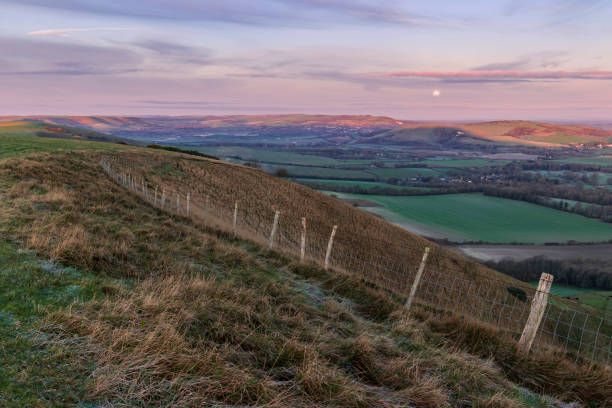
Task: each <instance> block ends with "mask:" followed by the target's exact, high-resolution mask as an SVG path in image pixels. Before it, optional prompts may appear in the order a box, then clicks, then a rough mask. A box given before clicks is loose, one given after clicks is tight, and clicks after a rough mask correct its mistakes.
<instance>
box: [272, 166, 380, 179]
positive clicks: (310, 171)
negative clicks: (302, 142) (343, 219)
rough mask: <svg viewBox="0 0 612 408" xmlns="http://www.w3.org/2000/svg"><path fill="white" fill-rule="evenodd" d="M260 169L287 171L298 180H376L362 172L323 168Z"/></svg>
mask: <svg viewBox="0 0 612 408" xmlns="http://www.w3.org/2000/svg"><path fill="white" fill-rule="evenodd" d="M262 169H264V170H266V171H268V172H270V173H274V172H275V171H276V170H277V169H287V171H289V175H290V176H292V177H299V178H323V179H325V178H330V177H331V178H337V179H344V180H372V181H374V180H376V177H375V176H374V175H373V174H370V173H368V172H366V171H363V170H344V169H330V168H324V167H305V166H290V165H287V166H285V165H262Z"/></svg>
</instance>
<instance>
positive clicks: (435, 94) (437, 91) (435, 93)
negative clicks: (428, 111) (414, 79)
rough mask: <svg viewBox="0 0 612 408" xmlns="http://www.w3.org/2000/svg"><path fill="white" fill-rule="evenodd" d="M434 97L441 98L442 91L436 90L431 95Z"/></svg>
mask: <svg viewBox="0 0 612 408" xmlns="http://www.w3.org/2000/svg"><path fill="white" fill-rule="evenodd" d="M431 94H432V95H433V96H440V91H439V90H437V89H434V91H433V92H432V93H431Z"/></svg>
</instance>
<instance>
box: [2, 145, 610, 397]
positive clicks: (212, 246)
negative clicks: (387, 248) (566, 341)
mask: <svg viewBox="0 0 612 408" xmlns="http://www.w3.org/2000/svg"><path fill="white" fill-rule="evenodd" d="M153 157H156V156H153ZM136 159H138V160H142V158H141V157H140V156H139V157H136V158H135V160H136ZM150 162H151V163H152V165H154V164H155V160H151V161H150ZM96 163H97V158H96V157H95V156H94V155H90V154H77V155H70V156H64V157H61V158H56V157H50V156H41V157H39V158H36V159H34V158H32V159H30V160H9V161H5V162H3V163H1V164H0V188H1V189H2V191H3V198H2V199H1V200H0V221H1V222H0V225H1V227H0V228H2V230H3V233H5V234H10V235H12V236H14V237H16V238H18V239H21V240H22V241H23V242H24V243H25V245H27V246H28V247H30V248H33V249H35V250H36V251H37V252H38V253H39V254H41V255H46V256H48V257H52V258H55V259H58V260H60V261H62V262H63V263H65V264H67V265H72V266H77V267H83V268H87V269H90V270H92V271H95V272H97V273H100V274H108V275H112V276H115V277H121V278H129V279H136V280H137V284H135V285H134V287H133V289H130V290H127V289H124V288H113V290H110V291H108V296H107V297H106V298H104V299H101V300H96V301H93V302H91V303H87V304H75V305H74V306H73V307H72V308H69V309H64V310H60V311H58V312H55V313H54V314H52V315H51V316H49V317H48V325H47V326H46V330H47V332H55V333H56V335H57V336H59V337H60V338H78V339H83V340H84V344H85V345H86V347H87V348H88V351H89V354H86V353H83V355H93V356H94V359H95V361H96V367H97V368H96V369H95V371H94V372H93V373H92V374H91V376H92V379H93V386H92V388H91V390H90V394H91V396H92V399H98V400H108V401H111V402H113V403H115V404H117V405H121V404H123V405H126V406H160V407H161V406H176V407H179V406H181V407H183V406H194V407H195V406H209V405H212V404H215V403H223V404H230V405H231V404H234V405H251V406H253V405H256V406H267V407H285V406H291V407H319V406H338V407H340V406H341V407H385V406H389V407H391V406H406V405H411V406H416V407H433V406H441V407H445V406H470V405H472V406H512V405H511V404H512V402H513V401H514V402H515V403H516V404H519V401H520V398H518V397H517V396H516V389H515V387H514V385H513V384H512V383H511V382H510V381H509V380H508V378H510V379H512V380H514V381H517V382H524V383H525V385H527V386H530V387H532V388H536V389H537V388H538V387H539V383H534V382H529V381H522V380H521V378H520V377H521V376H522V375H523V374H529V373H530V372H531V371H530V370H532V369H533V370H535V369H536V368H537V364H539V363H534V365H533V367H532V366H528V365H526V364H525V363H524V362H520V361H514V360H510V359H505V358H502V357H503V354H502V352H503V350H505V349H504V348H503V347H505V346H507V345H505V346H504V344H503V343H500V342H499V341H497V343H495V342H494V344H497V346H495V345H494V346H489V347H493V351H495V352H494V353H493V352H491V349H487V348H486V347H487V346H488V344H489V343H488V342H489V341H493V340H492V339H490V338H489V337H485V334H482V333H481V330H480V329H475V328H474V327H475V326H470V325H469V324H466V325H465V327H464V326H461V327H459V326H458V328H457V330H456V332H455V331H453V330H450V329H449V328H450V327H452V325H451V324H450V323H446V324H442V323H436V320H434V319H431V316H429V315H428V314H427V313H424V314H423V315H422V316H421V317H422V319H421V320H422V321H419V319H418V317H419V316H417V319H413V318H407V317H406V316H404V315H403V314H402V313H401V312H399V311H398V310H399V309H401V305H402V301H403V299H395V298H394V297H393V296H391V295H389V293H388V292H387V291H385V290H383V289H381V288H379V287H376V286H375V285H372V284H367V283H365V282H364V281H361V280H360V279H357V278H356V277H354V276H350V275H345V274H343V273H335V272H331V271H329V272H326V271H323V270H322V269H320V268H318V267H316V266H313V265H301V264H296V263H292V262H291V260H290V259H287V258H286V257H284V256H282V255H281V254H278V253H275V252H271V251H266V250H262V249H261V248H259V247H258V246H256V245H253V244H252V243H248V242H245V241H238V240H233V239H231V238H230V237H229V236H228V235H227V234H225V233H222V232H218V231H215V230H212V229H210V228H208V227H206V226H204V225H201V224H197V223H194V222H193V221H192V220H190V219H186V218H183V217H179V216H170V215H168V214H167V213H165V212H162V211H159V210H157V209H155V208H152V207H151V206H149V205H147V204H146V203H144V202H143V201H141V200H140V199H139V198H138V197H136V196H134V195H132V194H130V193H128V192H126V191H125V190H124V189H122V188H120V187H118V186H116V185H114V184H113V183H112V182H110V181H109V180H107V179H106V178H104V177H101V172H100V169H99V168H98V167H97V165H96ZM135 163H136V164H138V162H135ZM207 163H209V164H207ZM143 165H144V163H143ZM183 165H184V166H187V167H185V168H182V167H181V169H182V170H181V171H183V173H188V172H190V171H192V170H190V168H189V167H188V166H191V165H193V166H202V165H204V166H208V165H211V166H213V165H214V166H224V167H219V168H218V169H217V170H215V172H214V173H213V172H211V173H210V174H214V175H215V177H219V179H218V181H216V182H215V183H217V184H214V185H208V187H209V188H211V189H212V191H219V190H220V189H221V183H224V182H228V180H231V177H237V176H236V174H234V173H233V172H241V171H245V169H242V168H240V167H236V168H234V167H232V166H225V165H221V164H217V163H213V162H204V164H202V163H200V162H197V163H195V164H192V163H187V164H185V163H184V162H180V163H179V166H183ZM228 169H229V170H228ZM193 171H195V170H193ZM225 171H227V172H228V174H225V175H224V172H225ZM247 171H249V172H251V171H252V170H247ZM207 174H208V173H207ZM159 177H160V178H162V177H161V176H159ZM211 177H212V176H211ZM245 177H246V182H245V183H243V184H241V187H244V186H248V185H249V184H250V183H255V182H259V183H261V181H257V180H258V179H261V178H262V177H263V175H261V174H260V173H258V172H257V173H253V174H251V173H249V175H248V176H245ZM163 178H164V179H167V177H166V176H164V177H163ZM204 179H205V180H208V182H209V181H210V180H209V179H206V178H204ZM192 182H193V183H195V181H193V180H192V181H190V183H192ZM271 183H273V184H272V185H273V186H274V188H273V189H272V190H273V191H276V190H278V189H281V191H283V193H282V194H279V195H278V196H276V198H277V199H278V200H284V201H281V203H283V205H288V206H289V205H295V206H297V205H298V204H299V205H301V206H300V207H299V209H301V210H302V211H306V210H308V211H313V213H314V214H318V216H320V217H321V221H320V223H321V225H322V226H321V228H323V225H324V224H325V225H326V224H327V222H324V221H325V220H324V219H323V218H322V217H324V216H325V217H327V216H330V217H331V216H332V215H333V214H336V213H337V214H340V215H341V213H343V212H346V213H350V214H349V215H347V217H352V218H344V221H343V222H346V223H350V222H355V223H356V224H355V225H357V226H359V225H362V226H364V228H365V229H364V232H363V234H364V236H365V235H368V236H369V235H370V232H372V234H373V235H374V236H376V231H377V230H376V228H378V227H377V225H378V223H379V222H382V221H378V220H376V221H372V220H375V218H372V217H370V216H366V215H363V214H362V213H360V212H357V211H354V210H353V209H351V210H350V211H349V210H347V208H351V207H345V206H344V205H343V204H341V203H338V202H336V201H334V200H330V201H327V200H321V199H320V197H319V195H318V193H315V192H311V191H310V190H306V189H304V194H303V197H304V199H303V200H299V202H298V200H293V201H292V200H291V199H290V198H288V197H285V196H284V195H287V194H297V193H301V192H302V190H301V189H302V187H299V186H294V185H293V184H291V185H288V184H287V183H285V184H283V182H281V181H278V180H276V179H274V181H272V182H271ZM277 187H278V188H277ZM232 188H234V187H232ZM282 189H284V190H282ZM292 189H297V190H295V191H293V190H292ZM232 191H234V190H232V189H228V191H227V192H224V193H223V194H230V193H231V192H232ZM235 191H238V186H236V187H235ZM219 194H221V193H219ZM283 194H284V195H283ZM283 197H284V198H283ZM315 199H316V200H319V201H315V202H314V203H313V202H311V200H315ZM288 200H289V201H288ZM300 202H302V203H306V204H303V205H302V204H300ZM315 203H319V205H320V208H319V207H317V204H315ZM317 211H318V212H317ZM340 215H338V216H340ZM363 217H365V218H363ZM328 221H329V220H328ZM313 225H317V224H316V222H314V221H313ZM371 225H372V226H371ZM366 227H367V228H366ZM313 228H314V227H313ZM325 228H327V227H326V226H325ZM393 231H395V229H394V230H393ZM398 234H399V233H398ZM401 234H406V233H405V232H403V231H402V232H401ZM398 237H399V235H398ZM354 239H357V238H354ZM398 239H403V240H416V241H419V239H418V238H414V237H412V236H408V235H405V236H403V238H402V237H399V238H398ZM374 241H375V240H374V239H370V238H368V242H370V243H373V242H374ZM377 245H380V244H377ZM440 253H443V252H440ZM449 259H451V262H455V260H456V262H466V261H463V260H460V259H459V260H457V259H458V258H457V257H455V256H453V257H452V258H449ZM465 265H468V263H464V264H463V266H465ZM470 270H471V269H470ZM472 271H473V270H472ZM436 324H438V325H436ZM445 327H446V330H444V328H445ZM496 335H497V334H495V333H491V334H490V337H495V336H496ZM462 336H463V337H462ZM468 346H469V347H471V348H469V347H468ZM457 347H459V349H458V348H457ZM495 347H497V348H495ZM466 350H467V351H470V352H471V353H472V354H468V353H466ZM509 350H512V349H511V348H510V349H509ZM511 352H512V351H509V352H508V353H511ZM475 355H478V356H479V357H475ZM499 355H501V356H502V357H498V356H499ZM540 363H542V364H544V362H540ZM563 364H566V363H563ZM561 368H563V369H567V370H570V371H569V374H567V377H569V376H570V375H572V376H574V382H575V383H578V382H581V383H582V384H583V385H581V386H580V387H582V388H580V387H578V386H577V385H574V388H573V389H572V392H570V393H568V392H566V390H565V389H563V388H565V387H566V385H567V384H568V382H563V380H562V378H563V377H562V376H561V373H560V372H559V370H560V369H561ZM512 370H515V371H514V372H513V371H512ZM555 370H557V371H555ZM584 370H586V369H584V368H581V367H574V366H571V365H559V366H558V367H557V368H555V369H551V370H549V371H545V373H546V375H547V376H550V378H551V379H553V380H555V381H556V380H559V385H558V386H557V387H556V388H547V389H544V390H545V391H546V392H552V393H557V394H559V395H562V396H564V397H566V398H578V397H579V398H581V399H583V400H585V398H592V401H599V402H601V401H608V400H606V399H605V398H608V397H607V396H605V395H604V392H606V391H605V390H606V388H604V391H597V390H594V389H595V388H596V387H601V386H602V385H603V386H604V387H606V386H607V385H606V384H608V383H607V382H606V381H608V380H609V377H607V378H608V380H606V379H605V378H603V379H602V377H601V376H600V374H601V373H600V374H597V375H593V372H590V371H584ZM531 373H532V374H533V377H536V375H535V371H533V372H531ZM596 373H599V372H596ZM604 374H605V373H604ZM527 377H528V376H527ZM528 378H529V377H528ZM602 381H603V382H602ZM577 387H578V388H577ZM591 388H593V389H591ZM589 393H590V394H589ZM487 404H488V405H487Z"/></svg>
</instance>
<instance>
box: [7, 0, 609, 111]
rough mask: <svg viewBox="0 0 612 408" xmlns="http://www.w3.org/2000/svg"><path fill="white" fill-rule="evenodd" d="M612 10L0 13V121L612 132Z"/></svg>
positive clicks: (434, 6)
mask: <svg viewBox="0 0 612 408" xmlns="http://www.w3.org/2000/svg"><path fill="white" fill-rule="evenodd" d="M611 21H612V1H609V0H461V1H457V0H428V1H426V2H424V1H417V0H377V1H371V0H217V1H209V0H172V1H170V0H147V1H145V0H0V90H1V94H0V95H1V97H0V115H34V114H40V115H42V114H49V115H205V114H206V115H208V114H217V115H225V114H262V113H322V114H372V115H388V116H392V117H394V118H397V119H404V120H494V119H530V120H551V121H592V120H607V121H612V24H611V23H610V22H611Z"/></svg>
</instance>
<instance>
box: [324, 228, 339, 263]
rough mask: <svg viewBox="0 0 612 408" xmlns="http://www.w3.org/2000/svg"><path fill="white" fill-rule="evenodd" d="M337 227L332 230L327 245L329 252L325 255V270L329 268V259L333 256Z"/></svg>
mask: <svg viewBox="0 0 612 408" xmlns="http://www.w3.org/2000/svg"><path fill="white" fill-rule="evenodd" d="M337 229H338V226H337V225H334V228H332V232H331V235H330V236H329V242H328V243H327V252H326V253H325V270H327V268H329V257H330V256H331V251H332V245H334V237H335V236H336V230H337Z"/></svg>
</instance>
